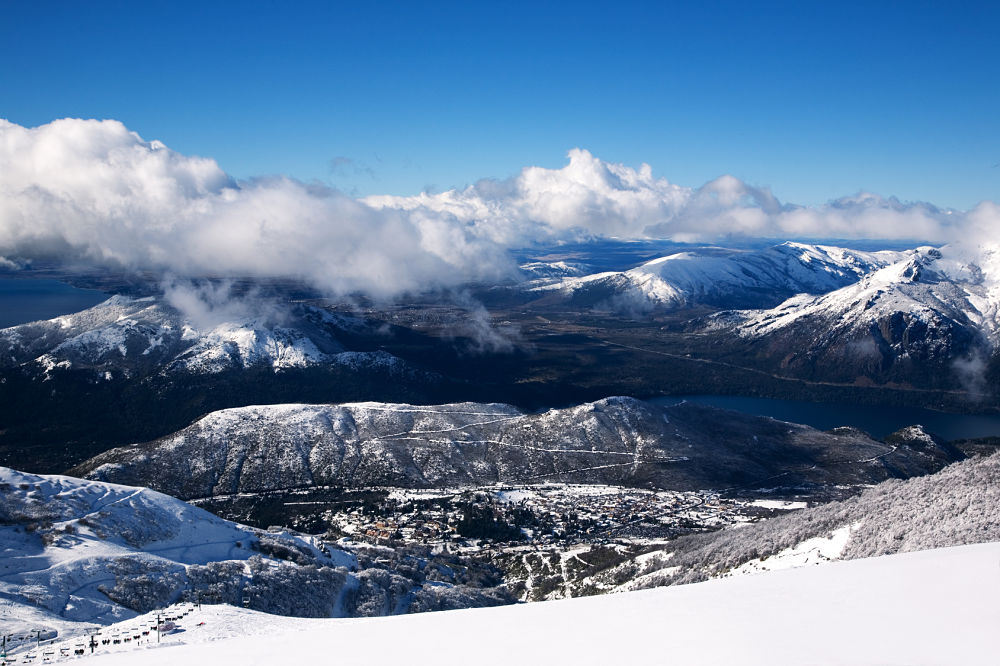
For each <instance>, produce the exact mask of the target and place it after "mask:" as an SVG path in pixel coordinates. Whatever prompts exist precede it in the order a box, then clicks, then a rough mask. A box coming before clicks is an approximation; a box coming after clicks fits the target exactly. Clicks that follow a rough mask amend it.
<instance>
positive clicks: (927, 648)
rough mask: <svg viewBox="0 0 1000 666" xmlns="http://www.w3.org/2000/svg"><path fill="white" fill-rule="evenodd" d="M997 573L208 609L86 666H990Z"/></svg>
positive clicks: (789, 573)
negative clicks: (315, 612) (308, 616)
mask: <svg viewBox="0 0 1000 666" xmlns="http://www.w3.org/2000/svg"><path fill="white" fill-rule="evenodd" d="M998 565H1000V543H988V544H977V545H971V546H960V547H955V548H945V549H939V550H932V551H922V552H915V553H905V554H902V555H893V556H889V557H881V558H873V559H868V560H854V561H849V562H835V563H831V564H825V565H823V566H817V567H803V568H799V569H790V570H785V571H778V572H772V573H766V574H760V575H754V576H743V577H737V578H728V579H722V580H713V581H709V582H706V583H699V584H695V585H685V586H678V587H671V588H661V589H655V590H646V591H642V592H629V593H623V594H613V595H606V596H599V597H585V598H578V599H570V600H565V601H553V602H542V603H536V604H529V605H520V606H504V607H497V608H489V609H472V610H460V611H447V612H440V613H424V614H419V615H410V616H402V617H389V618H370V619H369V618H366V619H358V620H316V619H313V620H302V619H292V618H277V617H274V616H268V615H263V614H260V613H254V612H250V611H244V610H242V609H234V608H231V607H223V606H216V607H207V606H206V607H203V608H202V609H201V610H194V611H191V612H190V613H189V614H188V615H187V616H186V617H184V618H182V619H181V620H179V622H178V624H179V625H180V630H179V631H178V632H177V633H173V634H170V635H167V636H165V637H163V638H162V642H161V643H160V645H159V646H157V645H156V643H155V642H153V641H152V640H149V639H147V640H146V641H145V642H143V643H141V644H140V645H138V646H137V647H134V648H132V649H126V648H125V647H124V644H122V645H120V646H112V648H111V649H108V650H107V652H108V653H106V654H95V655H94V656H93V657H91V656H89V655H88V656H87V657H85V658H84V660H83V663H93V664H95V665H96V666H115V665H118V664H122V665H125V664H136V663H141V664H143V665H144V666H159V665H161V664H162V665H164V666H166V665H167V664H171V665H173V664H187V665H189V666H193V665H196V664H211V665H212V666H229V665H233V666H252V665H254V664H314V663H333V662H334V661H336V662H338V663H365V664H389V663H393V664H399V663H409V664H431V663H433V664H463V665H464V664H468V663H476V664H511V663H542V662H553V663H573V664H614V663H651V664H652V663H668V662H669V663H677V664H686V665H697V664H726V665H730V664H742V665H752V664H769V665H771V664H823V665H835V664H844V665H846V664H851V665H858V664H909V665H921V664H928V665H930V664H966V665H974V664H995V663H997V649H996V643H995V639H994V638H993V637H994V636H995V630H996V627H997V626H1000V605H998V604H997V603H996V592H997V591H998V590H1000V566H998ZM201 622H204V624H203V625H200V624H199V623H201ZM113 631H115V627H109V628H105V629H104V632H105V633H110V632H113ZM77 643H81V641H77ZM49 649H50V650H51V651H54V652H56V653H58V650H54V649H53V648H49ZM97 651H98V652H100V651H101V649H100V648H99V649H98V650H97ZM70 653H71V654H72V652H70ZM36 658H39V659H40V655H38V656H37V657H36ZM51 658H52V659H53V663H55V662H57V661H59V659H58V657H57V654H54V655H53V656H52V657H51ZM18 663H22V662H20V661H19V662H18Z"/></svg>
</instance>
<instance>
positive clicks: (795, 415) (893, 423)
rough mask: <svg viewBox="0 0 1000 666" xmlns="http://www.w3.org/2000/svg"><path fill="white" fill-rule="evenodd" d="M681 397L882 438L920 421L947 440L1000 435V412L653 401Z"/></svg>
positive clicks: (729, 399)
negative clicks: (966, 412)
mask: <svg viewBox="0 0 1000 666" xmlns="http://www.w3.org/2000/svg"><path fill="white" fill-rule="evenodd" d="M681 400H688V401H690V402H696V403H699V404H702V405H709V406H711V407H719V408H722V409H731V410H734V411H737V412H744V413H746V414H756V415H758V416H770V417H771V418H775V419H779V420H781V421H791V422H792V423H804V424H806V425H809V426H812V427H813V428H817V429H819V430H829V429H831V428H836V427H837V426H854V427H855V428H860V429H861V430H864V431H865V432H868V433H870V434H871V435H872V436H874V437H878V438H881V437H885V436H886V435H888V434H890V433H893V432H895V431H897V430H899V429H900V428H903V427H905V426H908V425H917V424H920V425H922V426H924V428H925V429H926V430H927V431H928V432H932V433H934V434H935V435H938V436H939V437H942V438H944V439H946V440H952V439H966V438H975V437H1000V416H996V415H981V414H948V413H945V412H935V411H932V410H929V409H919V408H916V407H878V406H871V405H846V404H838V403H817V402H806V401H804V400H777V399H772V398H744V397H740V396H731V395H689V396H680V397H670V398H657V399H656V400H654V401H653V402H656V403H658V404H661V405H669V404H674V403H676V402H679V401H681Z"/></svg>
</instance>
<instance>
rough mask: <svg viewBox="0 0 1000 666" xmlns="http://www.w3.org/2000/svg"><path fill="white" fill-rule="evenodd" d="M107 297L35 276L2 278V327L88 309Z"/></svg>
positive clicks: (0, 324)
mask: <svg viewBox="0 0 1000 666" xmlns="http://www.w3.org/2000/svg"><path fill="white" fill-rule="evenodd" d="M107 299H108V295H107V294H105V293H104V292H101V291H97V290H96V289H77V288H76V287H72V286H70V285H68V284H66V283H65V282H60V281H58V280H50V279H35V278H0V328H7V327H8V326H17V325H18V324H25V323H27V322H29V321H38V320H39V319H52V318H53V317H58V316H59V315H64V314H70V313H72V312H79V311H80V310H86V309H87V308H89V307H93V306H94V305H97V304H98V303H100V302H101V301H105V300H107Z"/></svg>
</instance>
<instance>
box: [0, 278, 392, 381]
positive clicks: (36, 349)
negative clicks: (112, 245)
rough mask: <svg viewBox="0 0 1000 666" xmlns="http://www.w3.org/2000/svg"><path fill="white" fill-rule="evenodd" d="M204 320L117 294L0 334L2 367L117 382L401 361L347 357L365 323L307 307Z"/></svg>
mask: <svg viewBox="0 0 1000 666" xmlns="http://www.w3.org/2000/svg"><path fill="white" fill-rule="evenodd" d="M268 310H269V311H270V310H271V309H268ZM203 319H204V321H196V319H195V318H192V317H190V316H187V315H185V314H183V313H182V312H181V311H179V310H178V309H176V308H174V307H172V306H171V305H169V304H168V303H167V302H166V301H165V300H163V299H161V298H158V297H146V298H129V297H126V296H112V297H111V298H110V299H108V300H107V301H105V302H104V303H101V304H99V305H97V306H95V307H93V308H90V309H88V310H84V311H83V312H78V313H76V314H71V315H64V316H61V317H57V318H55V319H50V320H48V321H39V322H32V323H30V324H23V325H20V326H14V327H12V328H7V329H3V330H0V367H3V366H8V367H11V366H22V367H25V368H32V367H33V368H37V369H38V370H39V371H41V372H44V373H51V372H52V371H53V370H54V369H56V368H60V369H84V370H92V371H94V372H95V373H97V374H98V375H101V376H105V377H107V378H110V377H111V376H112V375H113V374H120V375H124V376H131V375H134V374H137V373H138V374H143V373H148V372H158V373H161V374H167V375H174V374H184V373H193V374H213V373H219V372H223V371H227V370H234V369H235V370H238V369H243V368H250V367H266V368H273V369H274V370H275V371H276V372H277V371H280V370H283V369H288V368H304V367H310V366H320V365H325V364H326V365H328V364H346V365H391V364H395V363H399V360H398V359H395V358H394V357H392V356H390V355H388V354H386V353H384V352H376V353H358V352H350V351H346V350H345V349H344V347H343V345H342V344H341V343H340V342H339V341H338V340H337V333H338V331H340V330H343V329H344V328H352V327H353V328H358V327H361V326H363V324H362V323H361V322H359V321H357V320H353V319H351V318H348V317H343V316H338V315H333V314H331V313H328V312H326V311H324V310H320V309H318V308H313V307H309V306H306V305H303V304H293V305H292V306H290V307H289V308H288V309H287V310H284V311H281V312H272V313H271V315H270V316H253V315H242V316H240V315H233V316H225V315H218V314H216V315H214V316H210V317H204V318H203Z"/></svg>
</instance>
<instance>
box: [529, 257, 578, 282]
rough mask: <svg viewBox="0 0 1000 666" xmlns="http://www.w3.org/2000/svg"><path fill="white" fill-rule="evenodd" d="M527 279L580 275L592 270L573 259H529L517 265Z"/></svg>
mask: <svg viewBox="0 0 1000 666" xmlns="http://www.w3.org/2000/svg"><path fill="white" fill-rule="evenodd" d="M518 268H520V269H521V272H522V273H524V275H525V277H527V278H528V279H529V280H539V279H546V278H549V279H551V278H565V277H580V276H583V275H586V274H587V273H589V272H590V271H591V270H593V269H592V268H591V267H590V266H588V265H587V264H582V263H579V262H575V261H529V262H528V263H525V264H521V265H520V266H518Z"/></svg>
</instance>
